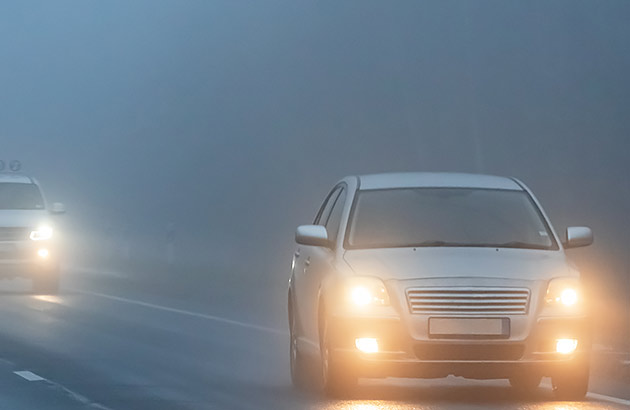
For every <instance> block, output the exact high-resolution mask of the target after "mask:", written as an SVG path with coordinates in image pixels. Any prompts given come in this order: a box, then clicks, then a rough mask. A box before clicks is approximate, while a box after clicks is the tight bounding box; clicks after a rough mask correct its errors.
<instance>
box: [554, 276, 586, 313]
mask: <svg viewBox="0 0 630 410" xmlns="http://www.w3.org/2000/svg"><path fill="white" fill-rule="evenodd" d="M580 288H581V286H580V280H579V279H577V278H557V279H552V280H551V281H550V282H549V286H548V287H547V296H546V298H545V300H546V301H547V303H548V304H550V305H563V306H575V305H577V304H579V303H580V302H581V299H582V295H581V289H580Z"/></svg>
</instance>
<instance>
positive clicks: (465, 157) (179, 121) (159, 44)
mask: <svg viewBox="0 0 630 410" xmlns="http://www.w3.org/2000/svg"><path fill="white" fill-rule="evenodd" d="M628 21H630V3H629V2H627V1H605V2H598V1H573V0H572V1H551V2H549V1H522V2H511V1H480V2H472V1H470V2H462V1H434V2H419V1H409V2H383V1H346V2H338V1H302V2H295V1H286V2H279V1H265V2H259V1H205V0H204V1H175V0H173V1H155V0H150V1H149V0H147V1H142V0H135V1H131V2H130V1H54V2H52V1H28V2H23V1H15V2H2V3H1V4H0V61H2V64H0V92H1V98H0V142H1V147H2V157H3V158H7V159H9V158H20V159H22V160H23V162H24V164H25V167H26V169H27V171H28V172H30V173H31V174H34V175H36V176H37V177H38V178H39V179H40V180H41V181H42V182H43V183H44V185H45V187H46V188H47V191H48V195H49V196H50V197H51V199H60V200H63V201H64V202H66V203H67V206H68V208H69V210H70V213H69V214H68V216H67V218H68V220H69V221H71V222H73V225H74V226H81V227H85V229H86V230H87V231H93V232H98V231H101V230H105V229H108V230H110V231H120V230H123V229H124V230H127V231H129V232H131V235H136V236H137V237H146V236H148V237H151V236H152V235H153V236H156V235H157V236H159V235H162V234H163V232H164V229H165V227H166V225H167V224H168V223H169V222H173V223H175V225H176V226H177V235H178V240H179V241H180V247H181V248H182V250H181V251H180V255H185V256H182V257H190V258H193V255H195V254H196V255H197V256H198V257H199V258H200V260H202V259H204V258H206V259H208V260H212V261H215V262H216V261H217V260H220V264H222V265H227V266H229V265H230V264H234V265H239V266H241V267H244V266H251V260H258V261H260V262H261V263H260V265H261V266H260V267H259V268H258V269H257V271H258V273H257V274H271V273H273V275H275V276H273V277H274V278H280V279H282V280H284V279H285V278H284V276H286V275H288V273H286V272H285V271H284V270H287V269H286V266H287V265H288V263H289V260H290V259H289V258H290V254H291V252H292V250H291V243H292V237H293V230H294V228H295V226H296V225H298V224H301V223H308V222H310V220H311V219H312V216H313V215H314V213H315V211H316V208H317V207H318V205H319V202H320V201H321V200H322V199H323V197H324V195H325V194H326V192H327V190H328V189H329V188H330V187H331V186H332V185H333V184H334V182H335V181H336V180H337V179H339V178H341V177H343V176H344V175H347V174H356V173H368V172H381V171H399V170H409V171H413V170H420V171H430V170H438V171H467V172H484V173H493V174H500V175H510V176H516V177H519V178H521V179H522V180H524V181H525V182H526V183H528V184H529V185H530V186H531V187H532V188H533V189H534V191H535V192H536V193H537V195H538V197H539V199H540V200H541V201H542V202H543V205H544V206H545V207H546V209H547V210H548V212H549V213H550V214H551V217H552V220H553V222H554V223H555V225H556V229H558V230H563V229H564V228H565V227H566V226H567V225H570V224H587V225H591V226H592V227H593V228H594V229H595V232H596V235H597V244H596V245H595V246H594V247H593V248H590V249H588V250H584V251H580V252H582V253H583V255H584V258H586V259H587V260H588V258H590V260H591V261H596V263H594V265H595V266H596V269H597V270H598V272H596V273H595V272H593V274H597V275H602V277H603V278H605V279H606V281H608V282H610V283H611V287H617V288H620V289H625V290H624V292H625V291H627V289H628V277H629V276H630V257H629V256H628V253H627V244H628V243H630V234H629V232H630V221H629V219H630V218H629V217H628V211H629V210H630V183H629V182H628V179H627V178H628V175H629V173H630V172H629V171H630V165H628V164H629V159H630V158H629V157H630V155H629V154H630V115H628V113H629V112H630V80H629V78H628V72H630V24H628ZM208 249H209V250H208ZM200 255H201V256H200ZM243 255H246V256H243ZM250 258H256V259H250ZM591 264H593V263H592V262H591ZM283 269H284V270H283ZM279 271H281V272H279ZM278 272H279V273H278ZM283 275H284V276H283ZM619 285H622V286H621V287H619Z"/></svg>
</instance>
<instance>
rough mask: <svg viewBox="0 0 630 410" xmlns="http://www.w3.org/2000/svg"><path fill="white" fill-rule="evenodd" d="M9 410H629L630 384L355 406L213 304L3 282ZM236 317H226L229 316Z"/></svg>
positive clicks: (454, 394) (96, 285)
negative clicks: (568, 394) (31, 288)
mask: <svg viewBox="0 0 630 410" xmlns="http://www.w3.org/2000/svg"><path fill="white" fill-rule="evenodd" d="M0 286H2V288H0V289H2V290H0V296H1V297H0V311H1V312H2V320H1V321H0V383H1V385H2V388H1V393H0V409H11V410H24V409H29V410H32V409H67V410H74V409H112V410H123V409H128V410H143V409H151V410H160V409H168V410H177V409H187V410H188V409H243V410H244V409H256V410H260V409H272V410H280V409H312V410H320V409H321V410H328V409H330V410H332V409H343V410H376V409H396V410H403V409H505V408H514V409H541V410H542V409H554V410H569V409H571V410H574V409H575V410H577V409H628V408H630V401H628V399H630V397H628V394H629V391H630V389H628V388H627V387H628V386H627V383H624V382H622V381H616V382H615V381H612V382H609V381H605V380H594V381H593V382H592V386H593V390H592V391H593V393H591V394H589V397H588V398H587V400H586V401H583V402H557V401H554V398H553V395H552V394H551V390H550V388H549V386H548V385H545V386H543V387H541V388H540V389H539V391H538V392H537V393H536V394H535V395H534V396H532V397H526V398H523V397H518V396H517V395H515V394H514V393H513V392H512V390H511V389H510V387H509V384H508V383H507V382H504V381H489V382H477V381H470V380H463V379H459V378H452V377H451V378H448V379H442V380H429V381H415V380H402V379H398V380H396V379H388V380H385V381H371V380H367V381H362V383H361V386H360V388H359V390H358V391H357V393H356V394H355V396H354V397H353V398H352V399H351V400H342V401H336V400H328V399H322V398H321V397H319V396H318V395H316V394H312V393H311V394H308V393H299V392H296V391H294V390H293V389H292V387H291V385H290V381H289V377H288V372H287V368H288V357H287V349H286V348H287V334H286V330H285V329H283V328H282V327H281V326H279V325H270V324H269V323H264V321H263V320H260V321H259V323H256V321H252V320H251V316H250V317H249V320H246V319H243V317H242V316H245V315H239V314H237V313H240V312H239V311H238V310H236V309H232V311H233V312H235V314H234V315H232V316H231V317H230V316H229V315H228V314H226V311H225V310H224V311H222V312H220V314H217V310H218V309H216V307H213V306H212V303H203V301H196V302H193V301H190V300H187V299H185V298H167V297H164V296H160V295H158V294H155V293H151V292H142V291H138V290H133V289H129V288H116V287H115V286H109V287H107V286H102V285H101V284H100V282H98V281H91V280H90V279H89V278H87V277H84V276H80V275H79V274H77V273H74V274H68V275H66V277H65V279H64V290H63V291H62V292H61V293H60V294H59V295H57V296H46V295H39V296H37V295H31V294H29V293H28V292H27V291H26V290H27V284H26V283H21V282H20V281H13V282H4V283H0ZM229 311H230V310H229V309H228V310H227V312H228V313H229Z"/></svg>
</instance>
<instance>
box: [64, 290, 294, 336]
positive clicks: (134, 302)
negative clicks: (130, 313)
mask: <svg viewBox="0 0 630 410" xmlns="http://www.w3.org/2000/svg"><path fill="white" fill-rule="evenodd" d="M72 291H73V292H77V293H83V294H86V295H92V296H98V297H101V298H104V299H110V300H115V301H118V302H123V303H129V304H131V305H137V306H143V307H146V308H151V309H156V310H162V311H164V312H171V313H178V314H180V315H186V316H192V317H197V318H200V319H206V320H212V321H214V322H220V323H225V324H228V325H233V326H239V327H244V328H247V329H253V330H258V331H261V332H266V333H273V334H277V335H287V334H288V333H287V332H285V331H283V330H280V329H274V328H271V327H266V326H260V325H254V324H252V323H245V322H239V321H237V320H232V319H226V318H223V317H219V316H212V315H206V314H204V313H199V312H192V311H189V310H182V309H176V308H172V307H168V306H161V305H155V304H153V303H147V302H141V301H138V300H132V299H126V298H122V297H120V296H113V295H107V294H105V293H98V292H90V291H87V290H80V289H72Z"/></svg>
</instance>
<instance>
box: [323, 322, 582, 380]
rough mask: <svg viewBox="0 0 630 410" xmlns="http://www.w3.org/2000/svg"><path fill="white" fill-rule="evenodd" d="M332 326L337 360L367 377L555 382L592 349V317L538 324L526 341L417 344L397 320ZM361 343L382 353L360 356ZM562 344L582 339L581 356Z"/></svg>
mask: <svg viewBox="0 0 630 410" xmlns="http://www.w3.org/2000/svg"><path fill="white" fill-rule="evenodd" d="M330 326H331V327H330V336H331V339H330V343H331V347H332V352H333V354H334V356H335V360H337V361H338V362H339V363H340V364H342V365H343V366H348V367H349V368H351V369H354V370H355V371H356V373H357V374H358V375H359V376H363V377H420V378H438V377H446V376H448V375H455V376H463V377H467V378H475V379H496V378H508V377H510V376H511V375H513V374H515V373H517V372H518V373H520V372H528V373H536V374H539V375H541V376H552V375H554V374H555V373H556V372H561V371H566V370H567V369H570V368H571V367H572V366H579V365H583V364H584V363H587V362H588V355H589V352H590V348H591V338H590V334H591V332H590V326H591V325H590V320H589V319H588V318H587V317H570V318H569V317H562V318H553V317H544V318H539V319H538V320H536V322H535V324H534V325H533V326H532V328H531V331H530V332H528V334H527V335H526V336H525V337H523V338H518V339H506V340H483V339H475V340H439V339H426V340H420V339H414V338H413V337H412V336H411V332H409V331H408V330H407V327H406V326H405V325H404V324H403V322H402V321H401V320H400V319H398V318H365V317H362V318H356V317H354V318H352V317H333V318H331V323H330ZM360 337H370V338H375V339H377V340H378V343H379V352H378V353H370V354H365V353H362V352H360V351H359V350H358V349H357V348H356V347H355V340H356V338H360ZM559 338H573V339H577V340H578V348H577V350H576V351H575V352H574V353H572V354H569V355H562V354H559V353H556V352H555V340H556V339H559Z"/></svg>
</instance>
